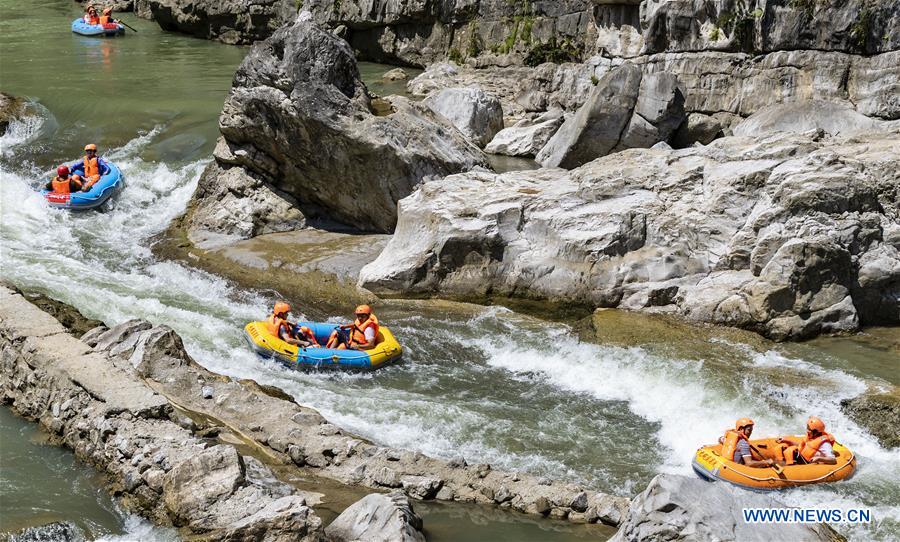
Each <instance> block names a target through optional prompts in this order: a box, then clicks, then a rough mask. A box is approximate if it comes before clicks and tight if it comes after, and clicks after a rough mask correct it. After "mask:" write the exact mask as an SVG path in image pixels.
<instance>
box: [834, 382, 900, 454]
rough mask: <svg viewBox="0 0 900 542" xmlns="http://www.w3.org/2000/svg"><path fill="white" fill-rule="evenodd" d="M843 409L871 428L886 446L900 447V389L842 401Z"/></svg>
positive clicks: (873, 433)
mask: <svg viewBox="0 0 900 542" xmlns="http://www.w3.org/2000/svg"><path fill="white" fill-rule="evenodd" d="M841 410H843V411H844V413H845V414H847V415H848V416H850V417H851V418H853V420H854V421H855V422H856V423H858V424H860V425H862V426H863V427H865V428H866V429H868V430H869V432H870V433H872V435H874V436H875V438H876V439H878V442H880V443H881V445H882V446H884V447H885V448H898V447H900V433H898V431H897V427H900V389H897V388H894V390H892V391H890V392H887V393H866V394H863V395H860V396H858V397H854V398H852V399H844V400H843V401H841Z"/></svg>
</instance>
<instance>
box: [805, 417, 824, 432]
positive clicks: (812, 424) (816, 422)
mask: <svg viewBox="0 0 900 542" xmlns="http://www.w3.org/2000/svg"><path fill="white" fill-rule="evenodd" d="M806 430H807V431H818V432H819V433H824V432H825V422H823V421H822V420H821V419H820V418H817V417H816V416H810V417H809V419H808V420H806Z"/></svg>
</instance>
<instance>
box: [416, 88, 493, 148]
mask: <svg viewBox="0 0 900 542" xmlns="http://www.w3.org/2000/svg"><path fill="white" fill-rule="evenodd" d="M425 105H427V106H428V108H429V109H431V110H432V111H434V112H435V113H437V114H438V115H441V116H443V117H444V118H446V119H447V120H449V121H450V122H451V123H453V126H456V128H457V129H458V130H459V131H460V132H462V134H463V135H464V136H465V137H466V139H468V140H469V141H471V142H473V143H475V144H476V145H478V146H479V147H484V146H485V145H487V144H488V143H489V142H490V141H491V139H493V138H494V136H495V135H497V132H499V131H500V130H501V129H503V108H502V107H500V100H498V99H497V98H495V97H493V96H491V95H490V94H488V93H487V92H485V91H483V90H480V89H477V88H447V89H444V90H441V91H440V92H437V93H435V94H432V95H431V96H429V97H428V98H426V99H425Z"/></svg>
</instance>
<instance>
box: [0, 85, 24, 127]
mask: <svg viewBox="0 0 900 542" xmlns="http://www.w3.org/2000/svg"><path fill="white" fill-rule="evenodd" d="M25 103H26V102H25V100H23V99H22V98H18V97H16V96H13V95H11V94H7V93H5V92H0V136H2V135H3V134H5V133H6V130H7V128H9V123H10V122H12V121H13V120H16V119H19V118H21V117H22V116H23V115H25V113H26V111H25Z"/></svg>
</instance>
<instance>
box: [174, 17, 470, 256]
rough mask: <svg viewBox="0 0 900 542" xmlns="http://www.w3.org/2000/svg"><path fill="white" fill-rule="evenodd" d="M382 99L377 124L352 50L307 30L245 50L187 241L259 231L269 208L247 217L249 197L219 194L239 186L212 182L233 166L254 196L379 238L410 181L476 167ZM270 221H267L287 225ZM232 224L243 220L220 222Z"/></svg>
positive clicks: (433, 118) (453, 135)
mask: <svg viewBox="0 0 900 542" xmlns="http://www.w3.org/2000/svg"><path fill="white" fill-rule="evenodd" d="M385 103H386V106H387V108H388V110H389V111H388V112H387V114H386V115H385V116H378V115H376V114H374V113H373V112H372V111H373V109H372V108H371V99H370V97H369V95H368V93H367V90H366V87H365V85H364V84H363V83H362V81H361V80H360V76H359V71H358V70H357V66H356V60H355V58H354V56H353V51H352V50H351V49H350V47H349V46H348V45H347V43H346V42H344V41H343V40H341V39H340V38H337V37H335V36H334V35H333V34H331V33H330V32H326V31H324V30H322V29H321V28H319V27H317V26H315V25H314V24H313V23H310V22H297V23H295V24H293V25H290V26H286V27H284V28H282V29H281V30H279V31H278V32H277V33H276V34H275V35H273V36H272V37H271V38H269V39H268V40H266V41H265V42H262V43H258V44H257V45H255V46H254V47H253V48H252V49H251V50H250V52H249V53H248V55H247V57H246V58H245V59H244V61H243V63H242V64H241V65H240V67H239V68H238V70H237V73H236V74H235V77H234V82H233V86H232V89H231V92H230V93H229V95H228V97H227V99H226V101H225V105H224V107H223V109H222V115H221V117H220V119H219V127H220V130H221V132H222V135H223V137H224V143H223V144H222V145H220V146H219V147H217V151H216V160H217V164H218V165H217V166H216V168H217V169H216V170H215V171H213V172H210V170H208V171H207V175H205V176H204V179H203V180H201V183H200V186H199V187H198V191H197V194H196V198H195V206H194V211H193V212H192V213H191V214H190V216H189V217H188V230H189V235H191V238H192V239H199V238H203V237H215V235H216V234H218V235H225V236H232V237H247V236H250V235H256V234H257V233H259V232H260V231H261V230H260V228H261V226H262V224H264V221H265V216H266V213H265V209H267V208H270V205H269V204H265V205H261V206H259V207H256V206H255V205H254V206H251V209H253V211H252V212H250V213H247V212H246V210H245V205H246V200H247V199H248V198H249V199H250V200H252V201H255V200H256V198H257V196H255V195H254V192H253V191H251V192H250V193H249V195H244V196H242V197H235V198H233V199H231V200H229V199H228V198H227V197H226V195H227V194H223V191H224V190H225V189H226V188H227V190H228V192H232V193H233V192H235V191H239V190H241V188H240V187H241V186H244V185H245V184H247V183H249V181H246V182H245V181H240V182H237V185H239V186H237V187H231V186H230V185H229V184H227V183H224V182H223V181H224V180H225V179H222V180H220V178H221V177H222V176H223V175H232V173H231V171H232V170H233V169H234V168H239V169H238V172H239V173H236V174H234V175H238V176H239V177H240V178H242V179H246V178H248V177H252V178H253V179H257V180H259V181H260V182H261V183H262V185H263V186H262V188H263V189H265V190H266V191H267V192H268V193H269V195H267V196H265V198H264V199H266V200H267V201H268V200H270V199H271V197H270V196H271V195H273V194H274V195H275V196H277V197H279V198H281V199H284V200H287V201H289V202H290V203H291V206H294V205H296V207H297V208H299V209H300V210H301V211H302V212H303V215H304V216H306V217H307V218H308V217H318V218H325V219H329V220H334V221H338V222H343V223H346V224H349V225H351V226H352V227H354V228H356V229H358V230H369V231H378V232H389V231H392V230H393V227H394V224H395V222H396V202H397V201H398V200H399V199H400V198H402V197H404V196H406V195H408V194H409V193H410V192H412V190H413V189H414V188H415V186H416V185H417V184H418V183H420V182H422V181H423V180H425V179H429V178H441V177H444V176H446V175H448V174H451V173H455V172H460V171H466V170H469V169H471V168H472V167H474V166H476V165H484V163H485V162H484V155H483V154H482V153H481V151H479V150H478V149H477V148H475V147H474V146H472V145H471V144H470V143H468V142H466V141H465V140H464V138H463V137H462V136H461V135H460V134H459V133H458V132H457V131H456V130H454V129H453V128H452V126H450V125H449V123H446V121H445V120H443V119H442V118H441V117H439V116H437V115H435V114H434V113H432V112H431V111H430V110H429V109H427V108H426V107H424V106H423V105H421V104H418V103H414V102H411V101H409V100H407V99H404V98H401V97H388V99H387V101H386V102H385ZM210 167H211V168H213V166H210ZM220 170H224V172H223V171H220ZM241 170H243V172H241ZM226 179H227V177H226ZM222 184H224V185H225V188H223V187H222V186H220V185H222ZM229 201H230V202H231V203H229ZM223 202H225V203H226V205H225V207H226V209H225V210H222V208H221V205H222V204H223ZM294 202H296V203H294ZM241 213H243V214H241ZM220 214H222V215H224V218H225V219H224V223H225V224H224V225H223V224H222V222H223V221H222V220H220V219H221V218H222V217H220V216H219V215H220ZM248 214H249V215H250V216H247V215H248ZM278 214H279V215H280V216H283V217H284V218H281V219H279V224H284V223H285V220H287V221H290V220H293V219H294V218H292V217H290V215H288V214H284V213H278ZM234 216H238V217H241V218H243V217H246V218H247V219H246V220H240V221H236V222H235V223H234V224H235V225H231V220H232V219H231V218H229V217H234ZM295 218H296V219H297V220H298V221H299V217H295ZM298 223H299V222H298Z"/></svg>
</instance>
